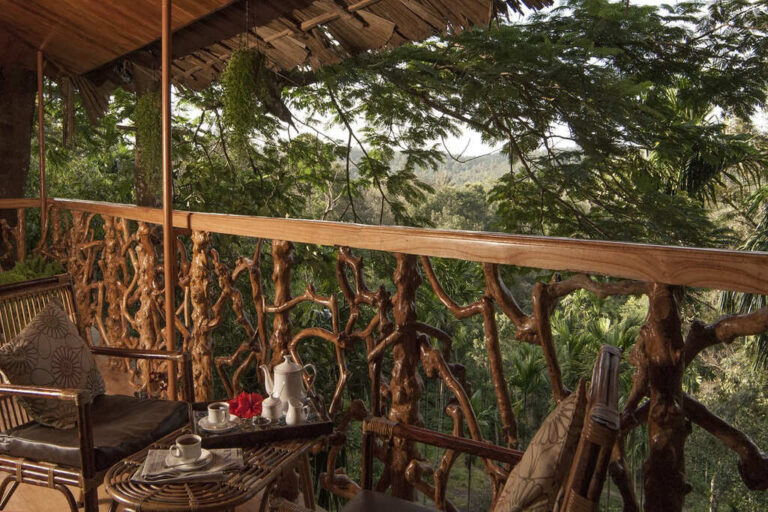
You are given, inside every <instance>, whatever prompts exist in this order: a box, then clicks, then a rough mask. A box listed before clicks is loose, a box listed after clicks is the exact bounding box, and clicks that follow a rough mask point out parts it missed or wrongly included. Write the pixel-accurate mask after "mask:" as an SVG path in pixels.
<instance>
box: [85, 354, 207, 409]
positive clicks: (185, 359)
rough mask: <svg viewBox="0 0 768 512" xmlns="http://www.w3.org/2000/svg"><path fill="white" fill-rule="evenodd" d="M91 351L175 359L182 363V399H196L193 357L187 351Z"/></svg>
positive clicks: (135, 356) (152, 358)
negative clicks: (193, 380)
mask: <svg viewBox="0 0 768 512" xmlns="http://www.w3.org/2000/svg"><path fill="white" fill-rule="evenodd" d="M91 353H92V354H94V355H97V356H113V357H124V358H127V359H150V360H161V361H174V362H180V363H181V390H182V395H183V396H182V399H183V400H184V401H186V402H192V401H193V400H194V398H195V397H194V391H193V384H192V359H191V358H190V357H189V354H188V353H186V352H178V351H175V350H139V349H134V348H116V347H91Z"/></svg>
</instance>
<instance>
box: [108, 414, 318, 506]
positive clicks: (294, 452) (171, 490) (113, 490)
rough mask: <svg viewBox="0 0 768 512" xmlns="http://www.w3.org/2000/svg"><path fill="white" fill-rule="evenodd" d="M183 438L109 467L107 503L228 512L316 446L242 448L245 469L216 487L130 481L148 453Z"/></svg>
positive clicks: (308, 442)
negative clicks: (223, 511) (109, 498)
mask: <svg viewBox="0 0 768 512" xmlns="http://www.w3.org/2000/svg"><path fill="white" fill-rule="evenodd" d="M184 430H188V429H184ZM182 433H183V430H179V431H176V432H173V433H171V434H169V435H168V436H166V437H164V438H163V439H160V440H159V441H157V442H156V443H154V444H153V445H151V446H150V447H148V448H146V449H144V450H142V451H140V452H138V453H135V454H134V455H131V456H130V457H128V458H126V459H124V460H122V461H120V462H118V463H117V464H115V465H114V466H112V467H111V468H110V469H109V471H107V474H106V475H105V477H104V486H105V488H106V490H107V493H108V494H109V495H110V496H111V497H112V499H113V500H115V501H116V502H118V503H121V504H123V505H125V506H127V507H128V508H131V509H134V510H141V511H182V510H184V511H190V512H193V511H194V512H198V511H200V512H202V511H213V510H217V511H220V510H227V509H230V508H234V507H235V506H237V505H240V504H242V503H245V502H246V501H248V500H250V499H251V498H253V496H255V495H256V494H258V493H259V492H260V491H261V490H262V489H264V488H265V487H267V486H268V485H270V484H271V483H272V482H273V481H274V480H275V479H276V478H277V477H278V476H280V473H281V472H282V470H283V469H287V468H288V467H289V466H290V465H292V464H294V463H295V462H296V461H297V459H298V458H299V457H300V456H302V455H303V454H304V453H305V452H306V451H307V450H309V449H310V448H311V447H312V444H313V443H314V442H315V440H313V439H298V440H290V441H278V442H273V443H266V444H262V445H257V446H251V447H247V448H245V447H244V448H243V461H244V463H245V467H244V468H243V469H242V470H238V471H233V472H231V474H229V476H228V478H227V479H226V480H224V481H220V482H187V483H172V484H167V483H153V484H143V483H138V482H132V481H131V477H132V476H133V474H134V473H135V472H136V470H137V469H138V467H139V466H140V465H141V464H142V463H143V462H144V459H145V457H146V455H147V452H148V451H149V449H164V448H168V447H170V446H171V444H173V442H174V440H175V439H176V437H178V436H179V435H181V434H182Z"/></svg>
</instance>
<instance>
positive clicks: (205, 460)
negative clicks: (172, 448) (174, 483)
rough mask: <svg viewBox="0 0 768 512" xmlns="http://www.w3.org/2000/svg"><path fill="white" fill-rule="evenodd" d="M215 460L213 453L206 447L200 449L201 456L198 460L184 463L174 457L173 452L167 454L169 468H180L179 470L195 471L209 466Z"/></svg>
mask: <svg viewBox="0 0 768 512" xmlns="http://www.w3.org/2000/svg"><path fill="white" fill-rule="evenodd" d="M212 460H213V454H212V453H211V452H210V451H208V450H206V449H205V448H203V449H201V450H200V457H198V459H197V460H196V461H193V462H187V463H186V464H182V463H181V461H180V460H179V459H178V458H176V457H174V456H173V454H172V453H171V452H168V455H166V456H165V465H166V467H168V468H169V469H178V470H179V471H194V470H196V469H200V468H203V467H205V466H207V465H208V464H209V463H210V462H211V461H212Z"/></svg>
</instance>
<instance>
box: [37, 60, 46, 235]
mask: <svg viewBox="0 0 768 512" xmlns="http://www.w3.org/2000/svg"><path fill="white" fill-rule="evenodd" d="M37 138H38V146H39V150H40V155H39V160H40V239H41V240H45V232H46V227H47V226H48V208H46V201H47V200H46V196H47V193H46V190H45V189H46V187H45V104H44V103H43V51H42V50H37Z"/></svg>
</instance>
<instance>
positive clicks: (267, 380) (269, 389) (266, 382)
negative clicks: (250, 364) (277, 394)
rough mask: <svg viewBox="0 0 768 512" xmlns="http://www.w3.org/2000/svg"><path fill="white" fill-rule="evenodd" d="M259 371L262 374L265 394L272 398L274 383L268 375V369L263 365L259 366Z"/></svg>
mask: <svg viewBox="0 0 768 512" xmlns="http://www.w3.org/2000/svg"><path fill="white" fill-rule="evenodd" d="M259 370H261V371H262V372H264V387H266V389H267V394H268V395H269V396H272V391H274V387H275V386H274V382H273V381H272V376H271V375H270V374H269V368H268V367H267V365H265V364H263V365H261V366H259Z"/></svg>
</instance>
